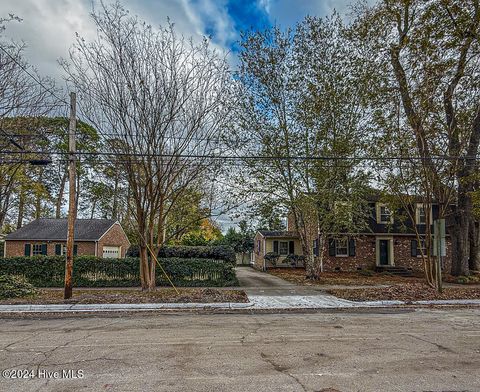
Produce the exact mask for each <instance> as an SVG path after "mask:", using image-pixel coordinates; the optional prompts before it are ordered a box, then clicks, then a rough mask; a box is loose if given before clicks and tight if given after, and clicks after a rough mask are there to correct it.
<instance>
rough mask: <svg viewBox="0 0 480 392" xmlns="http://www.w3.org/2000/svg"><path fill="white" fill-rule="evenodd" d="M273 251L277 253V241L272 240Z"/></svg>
mask: <svg viewBox="0 0 480 392" xmlns="http://www.w3.org/2000/svg"><path fill="white" fill-rule="evenodd" d="M273 253H276V254H277V255H278V241H273Z"/></svg>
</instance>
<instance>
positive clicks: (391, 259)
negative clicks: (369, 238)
mask: <svg viewBox="0 0 480 392" xmlns="http://www.w3.org/2000/svg"><path fill="white" fill-rule="evenodd" d="M380 240H388V264H380ZM394 254H395V252H394V243H393V237H392V236H377V237H375V264H376V265H377V267H380V266H382V265H387V266H394V265H395V258H394Z"/></svg>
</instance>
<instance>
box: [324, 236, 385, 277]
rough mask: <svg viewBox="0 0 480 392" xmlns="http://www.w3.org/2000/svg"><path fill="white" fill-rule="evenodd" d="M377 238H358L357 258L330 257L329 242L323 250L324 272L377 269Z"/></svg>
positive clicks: (356, 242)
mask: <svg viewBox="0 0 480 392" xmlns="http://www.w3.org/2000/svg"><path fill="white" fill-rule="evenodd" d="M375 257H376V256H375V237H374V236H372V237H367V236H364V237H358V238H356V239H355V256H347V257H335V256H329V255H328V241H327V243H326V244H325V246H324V248H323V270H324V271H326V272H330V271H336V269H335V268H340V270H341V271H356V270H357V269H358V268H361V269H374V268H375Z"/></svg>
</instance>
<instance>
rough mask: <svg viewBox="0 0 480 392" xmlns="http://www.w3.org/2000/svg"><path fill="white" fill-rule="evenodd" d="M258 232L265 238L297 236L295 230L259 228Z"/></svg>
mask: <svg viewBox="0 0 480 392" xmlns="http://www.w3.org/2000/svg"><path fill="white" fill-rule="evenodd" d="M259 232H260V234H261V235H262V236H264V237H265V238H298V233H297V232H296V231H268V230H259Z"/></svg>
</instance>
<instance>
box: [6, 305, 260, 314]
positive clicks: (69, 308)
mask: <svg viewBox="0 0 480 392" xmlns="http://www.w3.org/2000/svg"><path fill="white" fill-rule="evenodd" d="M252 305H253V304H252V303H251V302H247V303H235V302H218V303H161V304H158V303H142V304H71V305H67V304H49V305H0V313H18V312H20V313H22V312H26V313H27V312H28V313H30V312H33V313H45V312H53V313H59V312H60V313H62V312H119V311H127V312H128V311H141V310H157V309H158V310H170V309H173V310H176V309H245V308H249V307H251V306H252Z"/></svg>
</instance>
